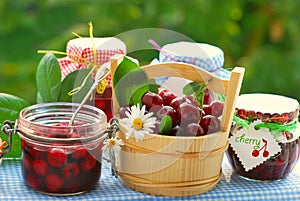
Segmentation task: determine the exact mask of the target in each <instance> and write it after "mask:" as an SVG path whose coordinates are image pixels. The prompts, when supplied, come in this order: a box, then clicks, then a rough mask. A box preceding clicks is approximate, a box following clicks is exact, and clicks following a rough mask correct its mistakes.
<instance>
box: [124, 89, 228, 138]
mask: <svg viewBox="0 0 300 201" xmlns="http://www.w3.org/2000/svg"><path fill="white" fill-rule="evenodd" d="M141 101H142V104H143V105H145V106H146V111H147V112H152V113H153V116H154V117H156V119H157V121H156V123H155V128H154V130H153V133H155V134H162V135H169V136H203V135H207V134H211V133H215V132H217V131H219V130H220V116H221V115H222V112H223V103H222V102H221V101H219V100H217V98H216V95H215V94H214V93H213V92H212V91H210V90H208V89H206V90H205V95H204V98H203V104H201V105H200V104H199V103H198V101H197V100H196V98H195V97H194V96H193V95H184V96H177V95H176V94H175V93H174V92H172V91H170V90H168V89H165V88H160V89H159V91H158V93H153V92H146V93H145V94H144V95H143V96H142V100H141ZM128 110H129V106H122V107H120V109H119V115H120V118H124V117H126V114H125V112H126V111H128ZM166 115H168V116H170V117H171V120H172V126H171V129H170V130H168V131H165V132H164V133H160V123H161V120H162V119H163V118H164V116H166Z"/></svg>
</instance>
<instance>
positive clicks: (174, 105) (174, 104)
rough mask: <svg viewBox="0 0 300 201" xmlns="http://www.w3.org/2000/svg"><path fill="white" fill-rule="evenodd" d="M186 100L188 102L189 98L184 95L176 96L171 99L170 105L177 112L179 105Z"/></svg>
mask: <svg viewBox="0 0 300 201" xmlns="http://www.w3.org/2000/svg"><path fill="white" fill-rule="evenodd" d="M186 102H189V100H188V99H187V98H186V97H177V98H174V99H173V100H172V101H171V103H170V106H171V107H172V108H174V110H176V111H177V112H178V107H179V105H181V104H182V103H186Z"/></svg>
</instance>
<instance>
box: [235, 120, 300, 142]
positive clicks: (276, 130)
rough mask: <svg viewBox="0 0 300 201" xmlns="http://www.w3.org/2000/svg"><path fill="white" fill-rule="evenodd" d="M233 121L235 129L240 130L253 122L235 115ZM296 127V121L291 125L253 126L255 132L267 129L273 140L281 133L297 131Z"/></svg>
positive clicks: (269, 124) (261, 124) (263, 123)
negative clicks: (238, 128)
mask: <svg viewBox="0 0 300 201" xmlns="http://www.w3.org/2000/svg"><path fill="white" fill-rule="evenodd" d="M233 121H234V122H235V123H236V125H237V127H240V128H248V127H249V125H250V124H251V123H252V122H253V120H247V119H242V118H240V117H238V116H237V115H235V114H234V116H233ZM297 127H298V121H297V120H296V121H295V122H294V123H291V124H279V123H273V122H271V123H268V122H261V123H258V124H256V125H255V126H254V128H255V129H256V130H260V129H262V128H267V129H268V130H269V131H270V132H271V134H272V135H273V137H274V138H275V139H276V138H277V137H279V136H281V135H282V132H288V133H291V132H294V131H295V130H296V129H297Z"/></svg>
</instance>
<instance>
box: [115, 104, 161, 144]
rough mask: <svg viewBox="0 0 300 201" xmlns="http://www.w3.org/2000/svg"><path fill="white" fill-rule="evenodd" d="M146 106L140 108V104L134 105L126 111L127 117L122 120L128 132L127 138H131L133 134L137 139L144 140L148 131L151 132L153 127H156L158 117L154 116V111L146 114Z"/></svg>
mask: <svg viewBox="0 0 300 201" xmlns="http://www.w3.org/2000/svg"><path fill="white" fill-rule="evenodd" d="M145 111H146V106H145V105H143V107H142V108H141V109H140V106H139V104H138V105H134V106H132V107H131V108H130V109H129V111H126V112H125V114H126V116H127V118H123V119H121V120H120V122H121V123H123V124H124V127H125V128H126V130H127V132H126V133H125V135H126V139H128V138H130V136H131V135H132V134H133V136H134V138H135V139H136V141H138V140H142V139H143V138H144V135H145V134H146V133H151V132H152V131H153V130H152V128H154V127H155V125H154V124H155V121H156V117H152V115H153V113H152V112H150V113H148V114H145Z"/></svg>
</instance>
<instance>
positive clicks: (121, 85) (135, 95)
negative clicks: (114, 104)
mask: <svg viewBox="0 0 300 201" xmlns="http://www.w3.org/2000/svg"><path fill="white" fill-rule="evenodd" d="M113 79H114V89H115V96H116V98H117V100H118V103H119V104H120V105H121V106H123V105H136V104H138V103H139V104H140V105H141V98H142V96H143V94H144V93H145V92H147V91H149V84H148V78H147V75H146V74H145V72H144V71H143V70H142V69H141V68H140V67H139V66H138V65H137V64H136V63H134V62H133V61H131V60H130V59H128V58H126V57H124V59H123V61H122V62H121V63H120V65H119V66H118V68H117V69H116V72H115V74H114V78H113Z"/></svg>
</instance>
